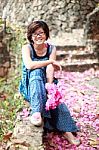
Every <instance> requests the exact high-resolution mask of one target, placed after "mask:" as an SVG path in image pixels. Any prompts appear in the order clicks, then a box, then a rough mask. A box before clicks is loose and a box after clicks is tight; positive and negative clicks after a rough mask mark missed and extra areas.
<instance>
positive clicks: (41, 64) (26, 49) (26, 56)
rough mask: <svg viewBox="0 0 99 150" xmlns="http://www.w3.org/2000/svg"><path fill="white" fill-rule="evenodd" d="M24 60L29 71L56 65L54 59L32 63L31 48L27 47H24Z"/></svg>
mask: <svg viewBox="0 0 99 150" xmlns="http://www.w3.org/2000/svg"><path fill="white" fill-rule="evenodd" d="M22 58H23V62H24V64H25V66H26V68H27V69H36V68H40V67H45V66H47V65H49V64H52V63H54V60H52V59H49V60H45V61H32V59H31V56H30V48H29V47H28V46H27V45H24V46H23V47H22Z"/></svg>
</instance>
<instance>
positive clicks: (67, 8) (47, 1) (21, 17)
mask: <svg viewBox="0 0 99 150" xmlns="http://www.w3.org/2000/svg"><path fill="white" fill-rule="evenodd" d="M0 1H2V0H0ZM98 2H99V0H61V1H60V0H3V2H1V5H0V16H2V13H3V10H4V8H6V11H7V19H8V20H10V21H11V22H13V23H17V24H19V25H27V24H28V23H29V22H30V21H31V20H38V19H42V20H45V21H46V22H47V23H48V25H49V26H50V30H52V29H53V30H52V35H54V36H55V35H57V34H58V32H63V33H64V32H69V31H71V29H72V28H82V27H83V26H84V24H85V21H86V16H87V14H89V13H90V12H91V11H92V10H93V9H94V8H95V7H96V6H97V5H98Z"/></svg>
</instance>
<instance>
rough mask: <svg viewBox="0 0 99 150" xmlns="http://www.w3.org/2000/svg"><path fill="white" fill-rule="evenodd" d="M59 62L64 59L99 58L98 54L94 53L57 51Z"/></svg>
mask: <svg viewBox="0 0 99 150" xmlns="http://www.w3.org/2000/svg"><path fill="white" fill-rule="evenodd" d="M56 55H57V60H62V59H68V58H71V59H72V60H73V59H89V58H90V59H94V58H97V53H95V52H93V51H90V52H88V51H76V50H74V51H57V53H56Z"/></svg>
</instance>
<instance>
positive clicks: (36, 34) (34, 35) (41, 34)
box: [32, 31, 45, 37]
mask: <svg viewBox="0 0 99 150" xmlns="http://www.w3.org/2000/svg"><path fill="white" fill-rule="evenodd" d="M44 34H45V32H43V31H42V32H39V33H33V34H32V36H33V37H37V36H38V35H39V36H43V35H44Z"/></svg>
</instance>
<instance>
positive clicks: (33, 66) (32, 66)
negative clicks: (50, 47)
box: [26, 59, 54, 70]
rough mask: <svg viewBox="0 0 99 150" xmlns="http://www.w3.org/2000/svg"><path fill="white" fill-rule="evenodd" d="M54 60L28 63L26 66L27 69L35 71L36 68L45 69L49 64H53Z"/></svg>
mask: <svg viewBox="0 0 99 150" xmlns="http://www.w3.org/2000/svg"><path fill="white" fill-rule="evenodd" d="M53 62H54V60H51V59H50V60H45V61H30V62H28V63H27V64H26V68H27V69H30V70H31V69H36V68H41V67H45V66H47V65H49V64H53Z"/></svg>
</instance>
